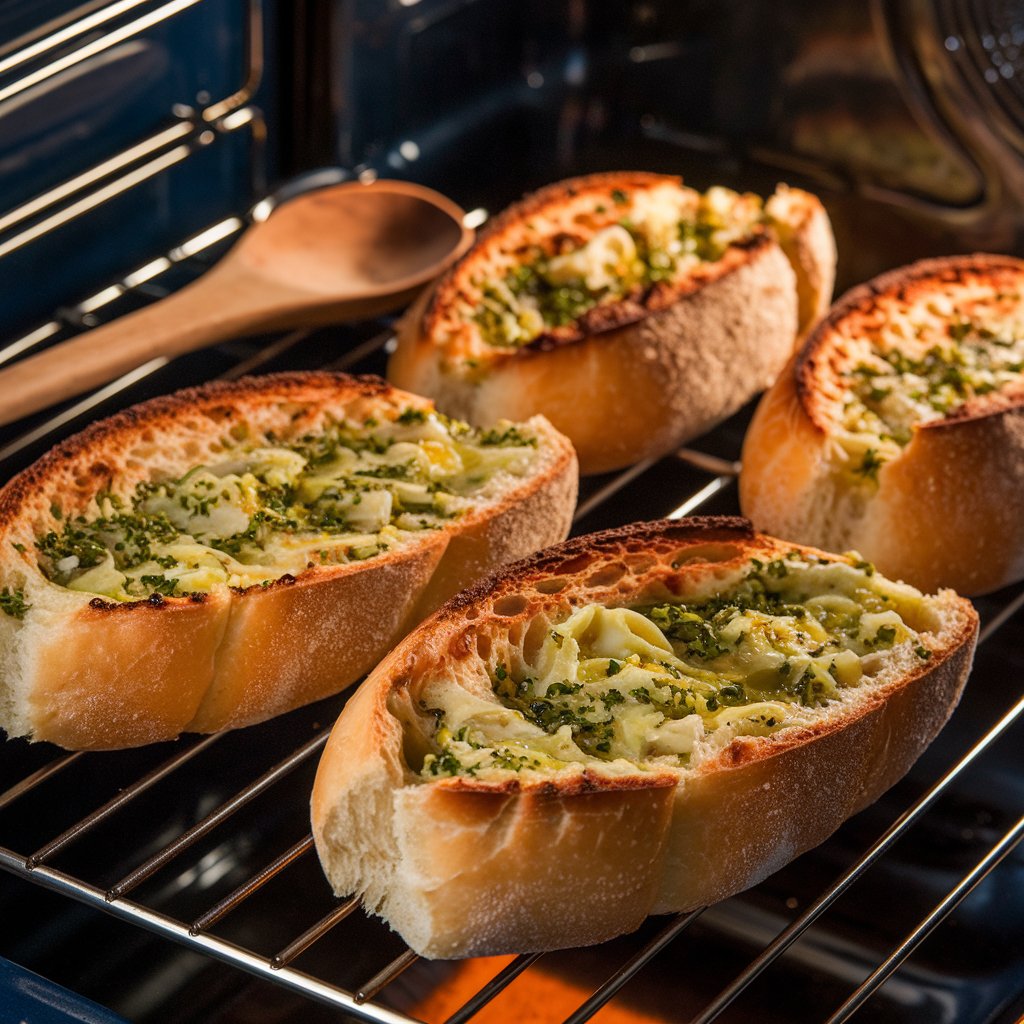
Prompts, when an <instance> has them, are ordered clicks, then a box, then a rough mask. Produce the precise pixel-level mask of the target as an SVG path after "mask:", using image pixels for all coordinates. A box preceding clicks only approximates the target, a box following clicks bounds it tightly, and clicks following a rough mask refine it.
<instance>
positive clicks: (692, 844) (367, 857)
mask: <svg viewBox="0 0 1024 1024" xmlns="http://www.w3.org/2000/svg"><path fill="white" fill-rule="evenodd" d="M976 632H977V616H976V615H975V613H974V610H973V608H972V607H971V605H970V603H969V602H967V601H965V600H963V599H962V598H959V597H957V596H956V595H955V594H954V593H952V592H951V591H944V592H942V593H940V594H937V595H934V596H927V595H924V594H922V593H921V592H920V591H918V590H916V589H914V588H913V587H910V586H907V585H904V584H900V583H894V582H891V581H889V580H887V579H885V578H884V577H882V576H881V574H879V573H878V572H877V571H876V570H875V568H874V566H872V565H871V564H870V563H867V562H865V561H864V560H863V559H861V558H860V557H859V556H857V555H847V556H838V555H830V554H825V553H823V552H821V551H818V550H816V549H810V548H802V547H796V546H793V545H789V544H785V543H783V542H780V541H777V540H773V539H772V538H769V537H766V536H763V535H760V534H756V533H754V532H753V531H752V530H751V528H750V526H749V524H748V523H746V522H745V521H743V520H735V519H722V518H708V519H695V520H689V521H683V522H668V521H664V522H660V523H652V524H636V525H635V526H632V527H626V528H623V529H620V530H613V531H609V532H606V533H603V534H595V535H592V536H589V537H582V538H578V539H576V540H573V541H569V542H566V543H564V544H562V545H559V546H557V547H555V548H553V549H550V550H549V551H547V552H543V553H541V554H540V555H538V556H535V557H533V558H531V559H528V560H526V561H524V562H520V563H518V564H517V565H515V566H513V567H511V568H509V569H506V570H503V571H500V572H499V573H497V574H496V575H494V576H492V577H491V578H490V579H489V580H487V581H486V582H484V583H482V584H479V585H477V586H475V587H473V588H471V589H470V590H468V591H466V592H464V593H462V594H460V595H458V596H457V597H455V598H454V599H453V600H452V601H450V602H449V603H447V604H446V605H444V606H443V607H442V608H441V609H440V610H439V611H438V612H437V613H436V614H435V615H434V616H433V617H432V618H431V619H429V620H428V621H427V622H425V623H424V624H423V625H422V626H420V628H419V629H418V630H416V632H414V633H413V634H412V635H411V636H410V637H409V638H408V639H407V640H406V641H405V642H404V643H402V644H400V645H399V646H398V648H396V650H395V651H393V652H392V654H391V655H389V657H388V658H387V659H385V661H384V662H383V663H382V664H381V665H380V666H379V667H378V668H377V670H376V671H375V672H374V673H373V674H372V675H371V676H370V677H369V679H368V680H367V681H366V682H365V683H364V684H363V686H362V687H361V688H360V690H359V691H358V692H357V694H356V695H355V697H354V698H353V699H352V700H351V701H350V703H349V705H348V706H347V707H346V709H345V710H344V711H343V713H342V715H341V717H340V719H339V721H338V723H337V725H336V726H335V730H334V732H333V734H332V736H331V739H330V741H329V743H328V745H327V748H326V750H325V752H324V756H323V760H322V762H321V765H320V768H319V771H318V775H317V780H316V785H315V788H314V794H313V829H314V838H315V840H316V844H317V849H318V852H319V854H320V857H321V861H322V863H323V865H324V868H325V871H326V873H327V876H328V878H329V879H330V881H331V883H332V885H333V886H334V888H335V890H336V891H337V892H338V893H339V894H346V895H347V894H352V893H357V894H359V895H361V896H362V898H363V901H364V904H365V905H366V906H367V908H368V909H370V910H372V911H374V912H375V913H378V914H380V915H381V916H383V917H385V918H386V919H387V920H388V921H389V922H390V923H391V925H392V926H393V927H394V928H395V929H396V930H397V931H399V932H400V933H401V935H402V937H403V938H404V939H405V941H407V942H408V943H409V944H410V945H411V946H412V948H413V949H415V950H416V951H417V952H420V953H421V954H423V955H426V956H433V957H458V956H470V955H484V954H491V953H500V952H523V951H529V950H539V949H552V948H560V947H566V946H574V945H585V944H589V943H594V942H599V941H603V940H604V939H607V938H610V937H612V936H614V935H617V934H621V933H623V932H626V931H629V930H632V929H633V928H635V927H637V926H638V925H639V923H640V922H641V921H642V920H643V918H644V917H645V916H646V915H647V914H649V913H652V912H656V913H660V912H676V911H685V910H688V909H693V908H696V907H698V906H702V905H705V904H706V903H709V902H712V901H715V900H719V899H722V898H724V897H726V896H728V895H730V894H732V893H734V892H737V891H739V890H740V889H743V888H746V887H748V886H750V885H753V884H755V883H756V882H757V881H759V880H760V879H762V878H764V877H765V876H766V875H768V874H770V873H771V872H773V871H775V870H777V869H778V868H779V867H781V866H782V865H783V864H785V863H786V862H787V861H789V860H790V859H792V858H793V857H795V856H797V855H798V854H800V853H801V852H803V851H804V850H806V849H808V848H809V847H811V846H813V845H815V844H817V843H819V842H821V841H822V840H823V839H824V838H825V837H826V836H828V835H829V834H830V833H831V832H832V831H834V830H835V829H836V828H837V827H838V826H839V825H840V824H841V823H842V822H843V821H844V820H845V819H846V818H847V817H849V816H850V815H851V814H853V813H855V812H856V811H857V810H859V809H861V808H862V807H864V806H865V805H866V804H867V803H869V802H871V801H872V800H874V799H875V798H876V797H877V796H878V795H879V794H880V793H882V792H883V791H884V790H885V789H886V788H888V787H889V786H891V785H892V784H893V783H894V782H895V781H896V780H897V779H899V778H900V777H901V776H902V775H903V774H904V772H906V770H907V769H908V768H909V767H910V765H911V764H912V763H913V761H914V759H915V758H916V757H917V756H918V754H919V753H920V752H921V751H922V750H923V749H924V747H925V746H926V745H927V744H928V743H929V742H930V741H931V739H932V738H933V737H934V736H935V735H936V733H937V732H938V730H939V729H940V728H941V726H942V724H943V723H944V722H945V720H946V718H947V717H948V715H949V714H950V713H951V711H952V709H953V707H954V706H955V704H956V701H957V699H958V698H959V694H960V691H961V689H962V686H963V684H964V681H965V679H966V676H967V673H968V670H969V666H970V662H971V657H972V654H973V648H974V642H975V636H976Z"/></svg>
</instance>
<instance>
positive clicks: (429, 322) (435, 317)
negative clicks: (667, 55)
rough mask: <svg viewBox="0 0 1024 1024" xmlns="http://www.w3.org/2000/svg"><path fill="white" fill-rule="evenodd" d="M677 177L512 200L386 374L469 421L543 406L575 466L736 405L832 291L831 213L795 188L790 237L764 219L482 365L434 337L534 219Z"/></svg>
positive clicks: (430, 303)
mask: <svg viewBox="0 0 1024 1024" xmlns="http://www.w3.org/2000/svg"><path fill="white" fill-rule="evenodd" d="M679 184H680V181H679V179H678V178H673V177H669V176H665V175H653V174H642V173H635V172H621V173H612V174H600V175H591V176H589V177H584V178H576V179H571V180H569V181H565V182H559V183H557V184H555V185H551V186H548V187H547V188H545V189H541V190H540V191H539V192H537V193H535V194H533V195H531V196H528V197H526V198H525V199H524V200H523V201H521V202H520V203H517V204H515V205H514V206H512V207H510V208H509V209H508V210H506V211H505V212H504V213H502V214H501V215H499V216H498V217H496V218H495V220H494V221H493V222H492V224H491V225H490V226H489V228H488V229H487V230H486V231H484V232H483V233H481V235H480V237H479V239H478V241H477V243H476V245H475V246H474V247H473V248H472V249H471V250H470V251H469V252H468V253H467V254H466V255H465V256H464V257H463V258H462V259H461V260H460V261H459V262H458V263H456V264H455V265H454V266H453V267H452V268H451V269H450V270H449V271H448V273H447V274H445V275H444V276H443V277H442V278H441V279H440V281H439V282H438V283H437V285H436V286H435V288H434V289H433V291H432V292H431V293H428V294H425V295H424V296H422V297H421V299H420V300H419V302H417V303H416V304H415V305H414V306H413V307H412V308H411V309H410V311H409V312H408V313H407V315H406V316H405V317H404V318H403V321H402V323H401V325H400V328H399V335H398V348H397V350H396V351H395V353H394V355H393V356H392V358H391V360H390V362H389V365H388V376H389V378H390V379H391V380H392V381H394V382H395V383H396V384H398V385H399V386H401V387H407V388H411V389H413V390H416V391H419V392H420V393H423V394H429V395H431V396H433V397H435V398H436V399H437V401H438V403H439V405H440V407H441V408H442V409H444V410H445V411H448V412H450V413H451V414H453V415H457V416H460V417H463V418H466V419H468V420H469V421H470V422H473V423H480V424H485V423H488V422H490V421H492V420H493V419H494V418H497V417H506V418H516V417H517V416H519V415H521V414H523V413H525V415H527V416H529V415H534V414H536V413H538V412H541V413H543V414H544V415H545V416H547V417H548V418H549V419H551V421H552V422H553V423H554V424H555V425H556V426H557V427H558V429H559V430H561V431H563V432H564V433H566V434H567V435H568V436H569V437H570V439H571V440H572V442H573V444H574V446H575V447H576V450H577V453H578V455H579V458H580V465H581V468H582V471H583V472H584V473H597V472H604V471H607V470H611V469H615V468H619V467H621V466H623V465H627V464H629V463H630V462H635V461H638V460H640V459H643V458H649V457H655V456H659V455H663V454H665V453H666V452H667V451H670V450H671V449H672V448H673V447H674V446H676V445H678V444H680V443H682V442H684V441H686V440H688V439H690V438H692V437H694V436H697V435H698V434H701V433H703V432H704V431H706V430H708V429H710V428H711V427H712V426H713V425H714V424H715V423H717V422H719V421H720V420H722V419H724V418H725V417H727V416H728V415H731V414H732V413H733V412H735V411H736V409H738V408H739V407H740V406H741V405H743V404H744V402H746V401H747V400H749V398H750V397H752V396H753V395H754V394H755V393H757V392H758V391H760V390H762V389H763V388H765V387H767V386H768V384H769V383H770V382H771V381H772V380H774V378H775V375H776V374H777V373H778V371H779V370H780V369H781V367H782V365H783V364H784V362H785V360H786V359H787V358H788V356H789V354H790V353H791V351H792V348H793V344H794V340H795V338H796V336H797V334H798V333H799V332H802V331H803V330H804V329H805V327H806V326H807V323H808V322H810V321H811V320H813V319H815V318H816V317H817V316H819V315H820V314H821V313H822V312H823V311H824V309H825V308H827V305H828V301H829V300H830V298H831V291H832V281H833V278H834V268H835V245H834V241H833V240H832V235H831V229H830V226H829V222H828V217H827V215H826V214H825V213H824V210H823V209H822V207H821V204H820V203H819V202H818V201H817V200H816V199H815V198H814V197H813V196H809V195H808V194H807V193H802V192H799V190H796V189H793V190H788V192H787V193H786V196H785V198H784V197H783V196H782V194H781V193H782V190H781V189H780V193H779V194H777V196H776V198H777V199H778V200H779V203H777V207H778V208H779V209H784V210H785V211H786V213H787V215H789V216H791V217H792V219H793V221H794V223H793V227H792V231H791V232H787V235H786V238H785V239H781V238H776V237H775V235H774V234H773V233H771V232H770V231H769V230H768V229H767V228H766V227H765V228H762V229H761V230H760V231H759V232H757V233H755V234H754V236H753V237H752V238H751V239H750V240H749V241H747V242H746V243H744V244H742V245H740V244H737V245H733V246H731V247H729V249H728V250H727V251H726V253H725V255H724V256H723V257H722V258H721V259H720V260H716V261H713V262H709V263H703V264H700V265H699V266H697V267H696V268H695V269H694V270H693V272H692V273H691V275H690V276H688V277H687V278H686V279H684V280H682V281H680V282H677V283H676V284H674V285H671V286H669V285H668V284H660V285H658V286H656V287H654V288H652V289H651V290H650V291H649V292H647V293H646V294H644V295H640V296H631V297H628V298H626V299H623V300H621V301H619V302H615V303H608V304H602V305H599V306H597V307H595V308H593V309H591V310H590V311H589V312H588V313H586V314H584V315H583V316H582V317H581V318H580V319H579V321H577V322H575V323H573V324H571V325H568V326H566V327H559V328H552V329H551V330H550V331H549V333H547V334H544V335H542V336H541V337H539V338H537V339H535V340H534V341H533V342H531V343H530V344H529V345H526V346H525V347H523V348H519V349H515V350H493V351H490V352H488V353H487V358H486V360H485V362H484V364H483V365H482V368H481V369H479V371H474V372H473V373H470V374H467V373H465V372H463V371H462V370H460V369H458V368H457V367H456V366H455V365H454V364H452V365H449V357H448V355H447V353H446V350H445V349H446V347H445V345H444V343H443V342H442V341H441V340H440V339H441V338H442V337H443V336H444V335H445V334H446V333H448V332H452V331H455V330H457V325H458V323H459V320H460V317H461V316H462V315H463V313H464V309H465V308H466V306H467V303H468V304H470V305H471V304H472V303H471V302H470V301H469V300H470V298H471V297H472V295H473V294H474V293H475V291H478V290H479V288H478V286H476V285H474V284H473V283H472V282H473V281H474V279H475V278H476V277H477V276H478V275H479V274H480V272H481V269H482V268H485V269H487V270H488V272H493V271H494V270H495V268H496V267H499V266H500V267H505V265H506V264H508V266H509V267H514V266H515V265H516V264H515V262H514V260H515V259H516V258H517V257H516V256H515V254H516V253H519V252H527V251H528V250H529V248H530V246H529V242H530V241H531V240H533V241H536V239H537V238H538V237H540V236H541V235H542V231H541V227H539V226H538V223H536V222H540V223H543V219H544V218H545V217H547V218H548V219H550V220H551V221H557V220H558V218H559V216H561V217H562V218H563V219H571V218H569V214H570V213H571V211H572V210H573V209H574V206H573V204H577V203H584V202H587V203H589V205H590V206H591V207H592V206H593V199H594V198H595V197H599V198H602V199H605V200H607V206H608V207H609V209H610V210H614V205H615V204H614V201H613V200H611V199H609V198H608V197H609V196H611V195H612V194H613V193H615V192H617V191H619V190H621V191H622V192H624V193H633V192H634V191H638V190H644V189H652V188H661V187H666V186H678V185H679ZM608 216H609V217H613V214H612V213H611V212H609V214H608ZM611 222H614V220H613V221H611ZM510 254H512V255H510ZM510 260H512V261H513V262H511V263H510V262H509V261H510ZM794 267H796V273H795V274H794Z"/></svg>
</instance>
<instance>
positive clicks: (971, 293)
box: [740, 255, 1024, 594]
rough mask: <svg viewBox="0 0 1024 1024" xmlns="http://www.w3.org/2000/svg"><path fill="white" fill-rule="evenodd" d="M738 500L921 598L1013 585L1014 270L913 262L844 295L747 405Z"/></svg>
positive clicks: (1017, 403) (973, 262)
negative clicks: (750, 411) (923, 593)
mask: <svg viewBox="0 0 1024 1024" xmlns="http://www.w3.org/2000/svg"><path fill="white" fill-rule="evenodd" d="M740 504H741V506H742V509H743V512H744V514H745V515H747V516H749V517H750V518H751V519H752V520H753V521H754V523H755V524H756V525H757V526H758V527H759V528H761V529H764V530H767V531H769V532H771V533H774V534H777V535H778V536H780V537H786V538H789V539H791V540H795V541H800V542H802V543H807V544H816V545H818V546H820V547H825V548H830V549H832V550H846V549H847V548H854V549H856V550H857V551H860V552H861V553H862V554H863V555H864V557H865V558H870V559H871V560H872V561H873V562H875V563H876V564H877V565H878V567H879V569H880V570H881V571H882V572H884V573H885V574H886V575H889V576H893V577H896V578H899V579H905V580H907V581H909V582H911V583H913V584H914V585H915V586H918V587H921V588H923V589H925V590H934V589H935V588H937V587H940V586H949V587H953V588H955V589H956V590H958V591H960V592H962V593H966V594H979V593H983V592H985V591H989V590H994V589H995V588H997V587H1001V586H1003V585H1004V584H1007V583H1010V582H1011V581H1013V580H1017V579H1020V578H1021V577H1022V576H1024V514H1022V510H1024V262H1022V261H1021V260H1017V259H1013V258H1011V257H1008V256H985V255H976V256H959V257H952V258H946V259H936V260H925V261H923V262H920V263H915V264H913V265H912V266H909V267H905V268H902V269H900V270H896V271H892V272H891V273H887V274H884V275H882V276H881V277H879V278H876V279H875V280H873V281H871V282H870V283H868V284H866V285H863V286H861V287H859V288H855V289H854V290H853V291H851V292H850V293H849V294H847V295H846V296H844V298H843V299H842V300H841V301H840V302H838V303H837V304H836V306H835V308H834V309H833V310H832V312H831V313H830V315H829V316H828V318H827V319H825V320H824V321H822V322H821V324H820V325H819V326H818V327H817V329H816V330H815V331H814V332H813V334H812V335H811V336H810V337H809V338H808V339H807V342H806V343H805V345H804V346H803V348H802V349H801V351H800V354H799V356H798V357H797V358H796V359H795V360H794V361H793V362H792V363H791V365H790V366H789V367H788V368H787V369H786V371H785V372H784V373H783V374H782V376H780V378H779V380H778V381H777V383H776V384H775V385H774V386H773V387H772V389H771V390H770V391H769V392H768V394H766V395H765V397H764V398H763V399H762V401H761V404H760V406H759V407H758V409H757V412H756V414H755V416H754V419H753V422H752V423H751V425H750V429H749V431H748V433H747V436H746V440H745V443H744V447H743V471H742V474H741V477H740Z"/></svg>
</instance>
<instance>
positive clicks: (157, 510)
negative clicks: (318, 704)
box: [37, 409, 538, 601]
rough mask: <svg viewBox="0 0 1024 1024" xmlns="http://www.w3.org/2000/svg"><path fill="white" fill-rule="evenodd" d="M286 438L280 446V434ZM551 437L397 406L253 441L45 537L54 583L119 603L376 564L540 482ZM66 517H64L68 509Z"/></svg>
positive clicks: (46, 564) (101, 501)
mask: <svg viewBox="0 0 1024 1024" xmlns="http://www.w3.org/2000/svg"><path fill="white" fill-rule="evenodd" d="M271 440H273V439H271ZM537 446H538V439H537V437H535V436H534V435H532V434H531V433H529V432H528V431H525V430H521V429H520V428H518V427H516V426H514V425H512V424H508V423H503V424H499V425H498V427H496V428H494V429H492V430H487V431H481V430H474V429H472V428H470V427H468V426H467V425H466V424H464V423H460V422H457V421H453V420H448V419H447V418H445V417H443V416H440V415H439V414H436V413H425V412H423V411H421V410H417V409H405V410H400V409H391V410H387V414H386V415H385V414H384V413H382V414H381V418H380V419H379V420H378V419H373V420H367V421H365V422H363V423H358V424H356V423H349V422H339V423H335V424H333V425H331V426H330V427H329V428H328V429H327V430H325V431H324V432H323V433H319V434H315V435H314V434H307V435H303V436H301V437H298V438H295V439H292V440H291V441H289V442H287V443H285V442H284V441H277V442H274V443H266V444H262V445H249V446H246V445H242V444H239V445H237V446H234V447H232V448H229V449H227V450H225V451H224V452H223V453H222V454H221V456H220V457H218V459H217V460H216V461H214V462H210V463H208V464H204V465H197V466H194V467H192V468H191V469H189V471H188V472H187V473H185V474H184V475H183V476H181V477H179V478H176V479H166V480H158V481H153V482H146V483H142V484H140V485H139V486H138V487H137V488H136V490H135V492H134V493H133V494H132V495H131V496H130V497H128V498H123V497H118V496H116V495H114V494H108V493H104V494H100V495H97V497H96V501H95V506H96V511H95V514H93V515H91V516H85V515H82V516H78V517H77V518H75V519H74V520H72V521H69V522H66V523H65V525H64V527H63V529H62V530H61V531H60V532H59V533H58V532H56V531H54V532H51V533H49V534H47V535H45V536H42V537H40V538H39V539H38V540H37V548H38V549H39V552H40V568H41V569H42V570H43V572H44V574H45V575H46V576H48V577H49V579H50V580H52V581H53V582H54V583H57V584H59V585H61V586H63V587H67V588H68V589H71V590H78V591H85V592H87V593H91V594H97V595H100V596H102V597H106V598H110V599H113V600H117V601H128V600H138V599H139V598H144V597H148V596H151V595H154V594H158V595H165V596H172V595H174V596H180V595H184V594H190V593H205V592H208V591H210V590H212V589H214V588H216V587H218V586H231V587H250V586H254V585H257V584H264V585H265V584H267V583H269V582H270V581H272V580H275V579H279V578H280V577H282V576H284V575H286V574H291V575H297V574H298V573H300V572H302V571H303V570H305V569H307V568H311V567H313V566H321V565H336V564H342V563H346V562H352V561H359V560H362V559H367V558H372V557H374V556H376V555H379V554H381V553H382V552H385V551H388V550H390V549H391V548H394V547H398V546H401V545H403V544H408V543H412V542H414V541H415V538H416V535H417V534H419V533H421V532H422V531H424V530H436V529H440V528H442V527H443V526H444V525H445V523H446V522H448V521H449V520H452V519H455V518H457V517H459V516H461V515H463V514H464V513H465V512H466V511H467V510H469V509H470V508H473V507H475V505H476V504H478V503H479V501H480V500H481V499H482V498H483V499H485V498H486V497H487V496H488V494H489V493H490V490H491V488H492V487H493V486H494V484H495V482H496V481H497V482H498V483H500V480H501V478H504V477H507V476H509V475H511V476H513V477H521V476H525V475H527V474H528V473H529V472H530V471H531V468H532V467H533V466H534V465H535V464H536V459H537V456H538V447H537ZM58 511H59V510H58Z"/></svg>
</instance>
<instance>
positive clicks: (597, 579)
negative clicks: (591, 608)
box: [587, 562, 627, 587]
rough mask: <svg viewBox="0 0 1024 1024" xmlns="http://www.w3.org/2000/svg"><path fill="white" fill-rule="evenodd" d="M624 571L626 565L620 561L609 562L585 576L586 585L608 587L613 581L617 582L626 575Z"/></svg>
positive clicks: (625, 570)
mask: <svg viewBox="0 0 1024 1024" xmlns="http://www.w3.org/2000/svg"><path fill="white" fill-rule="evenodd" d="M626 572H627V569H626V566H625V565H623V563H622V562H611V563H610V564H608V565H603V566H601V568H600V569H598V570H596V571H595V572H592V573H591V574H590V575H589V576H588V577H587V586H588V587H610V586H611V585H612V584H613V583H618V582H619V580H621V579H622V577H623V576H625V575H626Z"/></svg>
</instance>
